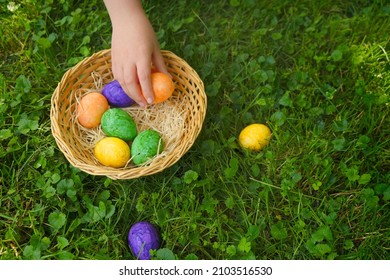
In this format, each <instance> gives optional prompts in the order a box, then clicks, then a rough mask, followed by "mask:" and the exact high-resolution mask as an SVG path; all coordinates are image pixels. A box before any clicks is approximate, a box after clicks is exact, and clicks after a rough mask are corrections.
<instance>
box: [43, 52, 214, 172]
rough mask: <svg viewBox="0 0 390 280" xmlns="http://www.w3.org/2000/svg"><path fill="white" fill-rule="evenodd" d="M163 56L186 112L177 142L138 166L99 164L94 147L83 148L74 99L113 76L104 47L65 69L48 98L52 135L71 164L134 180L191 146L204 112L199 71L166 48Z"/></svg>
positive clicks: (171, 161)
mask: <svg viewBox="0 0 390 280" xmlns="http://www.w3.org/2000/svg"><path fill="white" fill-rule="evenodd" d="M162 55H163V57H164V59H165V62H166V66H167V69H168V71H169V72H170V73H171V75H172V78H173V81H174V82H175V92H174V94H173V97H175V98H177V99H178V100H179V102H180V103H181V104H182V105H183V108H185V111H186V112H185V117H184V119H183V120H184V124H183V125H184V133H182V134H181V135H180V141H179V142H178V143H179V144H178V145H175V147H173V148H172V149H171V150H170V152H169V154H166V155H165V156H163V157H156V158H155V159H153V160H152V161H151V162H150V164H147V165H144V166H137V167H136V166H134V165H127V166H126V167H124V168H111V167H106V166H103V165H101V164H99V163H98V162H97V161H96V159H95V157H94V155H93V149H86V148H85V141H86V139H84V138H85V137H84V135H83V133H82V131H81V130H80V128H79V124H78V123H77V122H75V121H74V117H73V116H74V112H75V109H76V105H77V100H78V98H80V94H81V93H82V91H80V89H85V88H96V76H98V77H99V79H100V80H101V81H102V83H103V84H105V83H107V82H110V81H111V80H112V79H113V76H112V72H111V51H110V50H103V51H100V52H97V53H95V54H94V55H92V56H91V57H88V58H85V59H84V60H83V61H81V62H79V63H78V64H77V65H76V66H74V67H73V68H71V69H70V70H68V71H67V72H66V73H65V74H64V76H63V77H62V79H61V81H60V82H59V84H58V86H57V88H56V89H55V91H54V93H53V96H52V99H51V110H50V119H51V129H52V134H53V136H54V138H55V140H56V143H57V145H58V147H59V149H60V150H61V152H62V153H63V154H64V155H65V157H66V158H67V160H68V161H69V162H70V163H71V164H72V165H73V166H74V167H76V168H79V169H80V170H82V171H84V172H86V173H89V174H92V175H101V176H107V177H109V178H112V179H133V178H138V177H142V176H147V175H151V174H155V173H157V172H160V171H162V170H164V169H166V168H168V167H170V166H172V165H173V164H174V163H176V162H177V161H178V160H179V159H180V158H181V157H182V156H183V155H184V154H185V153H186V152H187V151H188V150H189V149H190V147H191V146H192V145H193V143H194V141H195V139H196V138H197V136H198V134H199V132H200V130H201V128H202V124H203V121H204V118H205V114H206V106H207V99H206V94H205V91H204V85H203V82H202V80H201V79H200V78H199V76H198V74H197V73H196V72H195V71H194V70H193V69H192V68H191V67H190V66H189V65H188V64H187V63H186V62H185V61H184V60H183V59H181V58H179V57H178V56H176V55H175V54H173V53H172V52H169V51H162ZM152 107H153V106H151V108H152ZM135 121H137V120H135ZM166 121H169V120H166Z"/></svg>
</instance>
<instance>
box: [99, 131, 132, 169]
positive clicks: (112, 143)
mask: <svg viewBox="0 0 390 280" xmlns="http://www.w3.org/2000/svg"><path fill="white" fill-rule="evenodd" d="M93 151H94V154H95V157H96V158H97V160H98V161H99V162H100V163H101V164H103V165H105V166H110V167H115V168H119V167H124V166H125V165H126V163H127V162H128V161H129V159H130V147H129V145H128V144H127V143H126V142H125V141H123V140H121V139H119V138H117V137H105V138H103V139H102V140H100V141H99V142H98V143H97V144H96V146H95V148H94V150H93Z"/></svg>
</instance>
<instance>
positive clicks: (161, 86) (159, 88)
mask: <svg viewBox="0 0 390 280" xmlns="http://www.w3.org/2000/svg"><path fill="white" fill-rule="evenodd" d="M150 79H151V83H152V88H153V93H154V102H153V104H157V103H161V102H164V101H165V100H167V99H168V98H169V97H171V96H172V94H173V92H174V91H175V85H174V83H173V81H172V79H171V77H169V76H168V75H167V74H164V73H162V72H153V71H152V74H151V75H150ZM141 91H142V90H141Z"/></svg>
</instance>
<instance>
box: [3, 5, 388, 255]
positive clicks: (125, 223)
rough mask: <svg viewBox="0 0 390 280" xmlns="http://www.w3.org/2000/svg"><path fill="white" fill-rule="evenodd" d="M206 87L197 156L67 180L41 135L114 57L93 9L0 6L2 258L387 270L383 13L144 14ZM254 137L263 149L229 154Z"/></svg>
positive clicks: (361, 9) (69, 174) (193, 8)
mask: <svg viewBox="0 0 390 280" xmlns="http://www.w3.org/2000/svg"><path fill="white" fill-rule="evenodd" d="M143 3H144V7H145V11H146V12H147V14H148V16H149V18H150V21H151V22H152V24H153V26H154V28H155V31H156V33H157V36H158V39H159V42H160V45H161V48H162V49H165V50H170V51H172V52H174V53H175V54H177V55H178V56H180V57H182V58H183V59H185V60H186V61H187V62H188V63H189V64H190V65H191V66H192V67H193V68H194V69H195V70H196V71H197V72H198V74H199V76H200V77H201V79H202V80H203V82H204V84H205V88H206V93H207V97H208V107H207V113H206V118H205V122H204V124H203V128H202V131H201V133H200V135H199V137H198V138H197V140H196V141H195V143H194V145H193V146H192V148H191V149H190V150H189V151H188V152H187V153H186V154H185V155H184V156H183V157H182V158H181V159H180V160H179V161H178V162H177V163H176V164H174V165H173V166H171V167H170V168H167V169H165V170H164V171H162V172H161V173H158V174H155V175H151V176H147V177H142V178H139V179H133V180H111V179H109V178H106V177H103V176H92V175H89V174H86V173H84V172H83V171H80V170H78V169H76V168H74V167H72V166H71V165H70V164H69V162H68V161H67V160H66V158H65V157H64V155H63V154H62V153H61V152H60V150H59V149H58V146H57V145H56V142H55V140H54V138H53V136H52V134H51V126H50V116H49V113H50V98H51V95H52V93H53V91H54V89H55V88H56V86H57V83H58V82H59V81H60V79H61V77H62V75H63V74H64V73H65V71H66V70H68V69H69V68H70V67H72V66H74V65H75V64H76V63H77V62H79V61H81V60H82V59H83V58H85V57H88V56H90V55H92V54H93V53H95V52H97V51H100V50H103V49H107V48H110V40H111V25H110V21H109V17H108V14H107V11H106V10H105V7H104V4H103V1H100V0H91V1H75V0H74V1H72V0H60V1H54V0H40V1H38V0H20V1H14V2H12V1H6V0H0V16H1V24H0V172H1V173H0V259H134V256H133V255H132V253H131V252H130V250H129V248H128V245H127V240H126V239H127V233H128V231H129V228H130V226H131V225H132V224H134V223H135V222H137V221H141V220H147V221H150V222H152V223H153V224H155V225H156V226H157V228H158V229H159V232H160V234H161V239H162V244H161V248H160V249H159V250H157V251H155V252H153V257H154V258H156V259H173V258H175V259H272V260H273V259H343V260H345V259H354V260H356V259H390V137H389V136H390V58H389V57H390V5H389V4H388V1H381V0H373V1H363V0H354V1H332V0H321V1H320V0H314V1H313V0H299V1H287V0H275V1H257V0H230V1H222V0H218V1H189V0H180V1H144V2H143ZM251 123H264V124H266V125H267V126H269V127H270V129H271V130H272V133H273V134H272V139H271V141H270V143H269V145H268V146H267V147H266V148H265V149H263V150H262V151H260V152H248V151H246V150H243V149H242V148H240V146H239V145H238V135H239V133H240V131H241V130H242V129H243V128H244V127H245V126H247V125H249V124H251Z"/></svg>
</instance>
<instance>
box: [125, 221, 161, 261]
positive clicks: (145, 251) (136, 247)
mask: <svg viewBox="0 0 390 280" xmlns="http://www.w3.org/2000/svg"><path fill="white" fill-rule="evenodd" d="M127 240H128V244H129V247H130V249H131V251H132V252H133V254H134V256H135V257H136V258H137V259H139V260H150V259H151V256H150V250H151V249H152V250H157V249H158V248H159V247H160V236H159V234H158V231H157V229H156V228H155V227H154V226H153V225H152V224H151V223H149V222H146V221H142V222H138V223H135V224H134V225H133V226H132V227H131V228H130V231H129V235H128V239H127Z"/></svg>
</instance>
